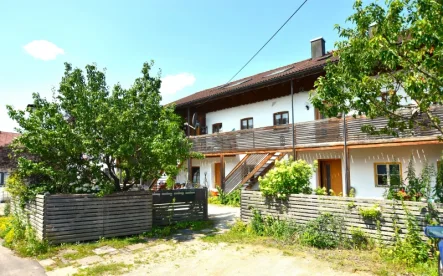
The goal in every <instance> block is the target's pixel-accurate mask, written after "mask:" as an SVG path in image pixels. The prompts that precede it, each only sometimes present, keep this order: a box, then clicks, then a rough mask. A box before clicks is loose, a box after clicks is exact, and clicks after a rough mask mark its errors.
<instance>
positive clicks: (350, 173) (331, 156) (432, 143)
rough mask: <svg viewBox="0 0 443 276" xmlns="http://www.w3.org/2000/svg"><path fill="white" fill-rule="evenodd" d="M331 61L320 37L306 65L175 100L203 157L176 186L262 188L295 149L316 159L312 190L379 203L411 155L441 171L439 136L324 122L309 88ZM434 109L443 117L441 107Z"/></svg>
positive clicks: (348, 120)
mask: <svg viewBox="0 0 443 276" xmlns="http://www.w3.org/2000/svg"><path fill="white" fill-rule="evenodd" d="M329 61H330V62H336V61H337V59H336V58H335V57H332V55H331V54H330V53H327V52H326V51H325V41H324V40H323V38H318V39H314V40H312V41H311V57H310V58H308V59H306V60H303V61H299V62H296V63H293V64H289V65H287V66H283V67H280V68H275V69H272V70H269V71H266V72H263V73H260V74H257V75H254V76H250V77H247V78H243V79H241V80H238V81H234V82H231V83H228V84H226V85H221V86H218V87H214V88H210V89H207V90H204V91H200V92H197V93H195V94H192V95H190V96H187V97H185V98H182V99H179V100H177V101H176V102H175V104H176V110H177V112H178V113H179V114H180V115H181V116H183V117H184V118H185V120H186V121H187V123H188V124H189V125H191V126H193V128H191V127H186V132H187V134H188V135H189V136H190V139H191V140H192V142H193V150H194V151H197V152H201V153H203V154H204V155H205V158H204V159H202V160H189V161H188V162H187V164H183V165H182V168H183V170H182V172H181V173H180V175H179V176H178V177H177V179H176V181H177V182H178V183H185V182H190V181H192V182H197V183H200V185H205V186H208V187H209V188H210V189H215V187H216V186H220V187H222V188H223V189H224V190H225V191H227V192H230V191H232V190H233V189H235V188H236V187H240V186H246V187H247V188H252V189H258V188H259V187H258V184H257V178H258V177H259V176H263V175H265V174H266V172H267V171H269V169H271V168H272V167H273V164H274V161H275V160H276V159H282V158H288V156H290V155H293V154H294V152H295V158H296V159H304V160H306V161H308V162H309V163H312V162H314V161H318V165H319V166H318V170H317V172H316V174H314V176H313V177H312V180H311V185H312V187H313V188H316V187H326V188H327V189H333V190H334V192H335V193H336V194H339V193H343V194H347V193H349V191H350V189H351V187H352V188H355V191H356V196H357V197H372V198H374V197H375V198H380V197H382V196H383V194H384V192H385V190H386V188H387V187H388V185H389V183H388V182H389V181H388V180H387V179H389V176H392V174H395V173H399V174H400V176H401V177H402V178H405V177H406V174H405V170H406V167H407V164H408V162H409V160H410V158H413V162H414V165H415V168H416V171H417V172H420V170H421V168H422V167H423V165H424V164H425V163H428V164H431V165H434V166H436V164H437V161H438V160H439V158H440V155H441V152H442V150H443V144H442V143H440V142H439V141H438V137H437V136H438V132H437V131H434V130H424V129H416V130H414V131H411V132H409V133H402V134H400V136H399V137H390V136H370V135H367V134H365V133H363V132H362V131H361V126H362V125H364V124H368V123H372V124H375V125H382V124H383V123H385V122H386V119H383V118H378V119H374V120H370V119H368V118H365V117H358V118H353V117H352V116H346V117H344V118H343V117H339V118H323V116H322V115H321V114H320V113H319V112H318V111H317V110H315V109H314V108H313V106H312V105H311V104H310V102H309V91H311V90H312V89H313V86H314V82H315V80H316V79H317V78H318V77H319V76H322V75H324V67H325V65H326V64H327V62H329ZM433 112H435V113H437V114H442V110H441V108H440V107H435V109H434V110H433ZM440 117H443V116H440ZM194 128H195V129H194Z"/></svg>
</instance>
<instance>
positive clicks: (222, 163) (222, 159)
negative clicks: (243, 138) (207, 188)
mask: <svg viewBox="0 0 443 276" xmlns="http://www.w3.org/2000/svg"><path fill="white" fill-rule="evenodd" d="M220 182H221V183H220V186H221V188H222V190H223V191H224V190H225V156H224V155H223V154H222V155H220Z"/></svg>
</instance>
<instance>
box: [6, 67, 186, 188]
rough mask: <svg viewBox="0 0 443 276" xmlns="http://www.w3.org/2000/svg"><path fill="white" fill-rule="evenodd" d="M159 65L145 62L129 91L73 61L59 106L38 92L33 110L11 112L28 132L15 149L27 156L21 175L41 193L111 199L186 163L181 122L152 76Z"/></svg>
mask: <svg viewBox="0 0 443 276" xmlns="http://www.w3.org/2000/svg"><path fill="white" fill-rule="evenodd" d="M152 66H153V62H151V63H145V64H144V65H143V69H142V71H141V73H142V76H141V77H139V78H137V79H136V80H135V81H134V84H133V85H132V86H131V87H130V88H129V89H124V88H123V87H121V86H120V84H117V85H115V86H114V87H113V88H112V89H110V88H109V87H108V86H107V84H106V78H105V72H104V71H100V70H98V69H97V67H96V66H95V65H87V66H86V70H85V72H83V71H82V70H81V69H78V68H76V69H74V68H72V66H71V65H70V64H68V63H66V64H65V72H64V76H63V77H62V80H61V82H60V87H59V89H58V91H56V92H54V97H53V100H52V101H49V100H47V99H45V98H42V97H41V96H40V95H39V94H38V93H34V94H33V105H32V109H31V110H28V111H24V110H16V109H14V108H13V107H11V106H8V107H7V108H8V113H9V116H10V117H11V118H12V119H13V120H15V121H16V122H17V123H18V125H19V128H18V131H19V132H20V133H21V136H20V137H19V138H17V139H16V140H15V142H14V144H13V147H14V152H15V154H16V155H18V156H21V157H19V158H18V168H17V173H18V176H19V177H20V178H22V179H24V180H25V181H26V182H27V183H29V185H30V186H29V187H30V188H31V189H34V191H37V192H50V193H75V192H97V191H99V190H101V191H102V192H108V193H109V192H112V191H122V190H123V191H125V190H128V189H130V188H131V187H132V186H133V185H134V184H136V183H139V182H140V179H141V178H143V179H152V178H156V177H158V175H159V173H160V171H161V170H162V169H164V168H169V167H173V168H175V167H176V166H177V163H178V162H181V161H184V160H185V159H187V158H188V157H189V156H190V155H191V153H190V148H191V144H190V142H189V141H188V140H187V139H186V137H185V135H184V132H183V130H182V126H183V122H182V119H181V118H180V117H179V116H178V115H176V114H175V113H174V107H173V106H162V105H160V101H161V95H160V91H159V89H160V85H161V80H160V75H159V74H158V75H157V76H151V74H150V70H151V67H152ZM22 153H26V155H23V154H22ZM23 156H32V158H30V157H28V158H26V157H23ZM120 174H121V175H122V176H123V177H122V178H123V179H122V181H121V183H120Z"/></svg>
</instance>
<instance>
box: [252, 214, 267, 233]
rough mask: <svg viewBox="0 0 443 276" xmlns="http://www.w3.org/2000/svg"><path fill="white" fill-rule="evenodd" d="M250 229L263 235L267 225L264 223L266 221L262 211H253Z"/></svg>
mask: <svg viewBox="0 0 443 276" xmlns="http://www.w3.org/2000/svg"><path fill="white" fill-rule="evenodd" d="M250 229H251V232H253V233H255V234H257V235H259V236H261V235H263V232H264V229H265V225H264V221H263V218H262V216H261V214H260V211H258V210H256V209H254V210H253V211H252V219H251V223H250Z"/></svg>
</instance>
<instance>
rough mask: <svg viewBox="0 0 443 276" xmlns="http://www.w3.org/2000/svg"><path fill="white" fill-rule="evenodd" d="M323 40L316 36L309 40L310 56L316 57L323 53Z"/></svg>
mask: <svg viewBox="0 0 443 276" xmlns="http://www.w3.org/2000/svg"><path fill="white" fill-rule="evenodd" d="M325 42H326V41H325V40H324V39H323V37H317V38H314V39H313V40H311V58H318V57H322V56H324V55H325V53H326V51H325V49H326V48H325Z"/></svg>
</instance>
